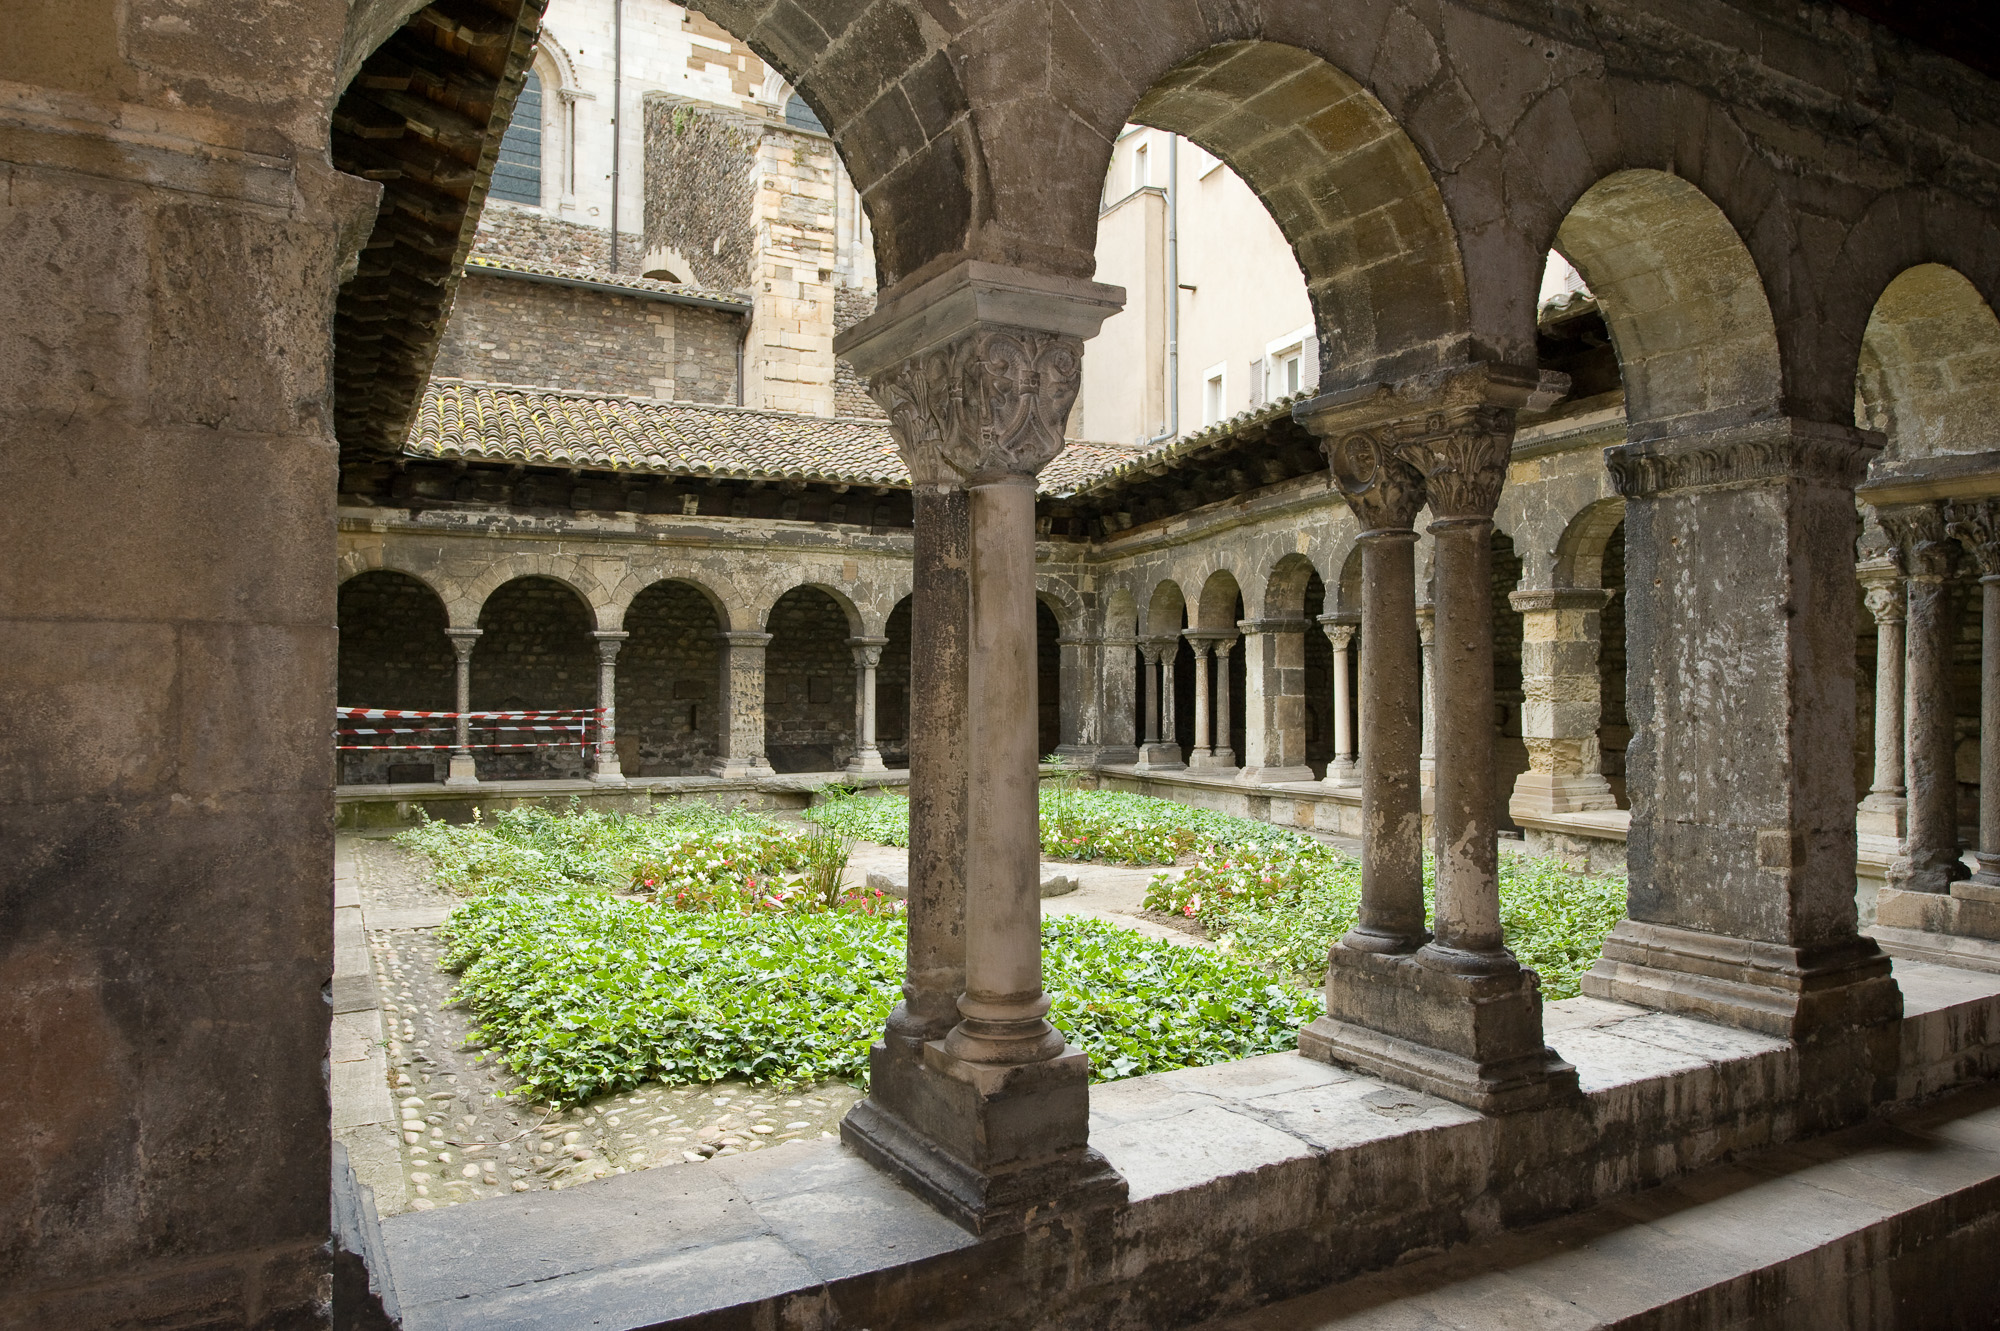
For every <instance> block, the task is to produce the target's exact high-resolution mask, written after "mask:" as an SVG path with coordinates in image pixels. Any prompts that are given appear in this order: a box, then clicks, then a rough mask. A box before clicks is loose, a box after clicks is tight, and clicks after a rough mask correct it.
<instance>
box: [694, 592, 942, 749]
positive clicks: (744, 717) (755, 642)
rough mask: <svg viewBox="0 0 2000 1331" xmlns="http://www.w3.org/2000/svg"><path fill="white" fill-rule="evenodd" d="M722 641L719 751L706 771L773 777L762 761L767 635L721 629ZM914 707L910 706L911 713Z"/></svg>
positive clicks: (768, 644)
mask: <svg viewBox="0 0 2000 1331" xmlns="http://www.w3.org/2000/svg"><path fill="white" fill-rule="evenodd" d="M716 637H717V638H718V639H720V641H721V643H722V651H721V652H720V656H721V658H722V661H721V668H722V724H721V725H720V726H719V727H717V730H718V732H719V733H718V734H717V736H716V738H717V740H718V741H719V743H720V744H721V747H722V752H721V753H720V754H719V755H718V756H717V757H716V760H715V763H714V765H713V766H711V767H710V768H709V771H710V772H712V773H714V774H715V775H716V776H720V777H731V778H735V777H759V776H776V775H777V773H776V772H774V771H772V770H771V765H770V764H769V763H768V762H766V761H765V760H764V649H765V648H767V647H769V646H770V645H771V635H770V634H768V633H759V632H756V631H754V630H738V629H724V630H723V631H722V632H720V633H718V634H717V635H716ZM914 714H915V709H914V708H913V709H912V716H914Z"/></svg>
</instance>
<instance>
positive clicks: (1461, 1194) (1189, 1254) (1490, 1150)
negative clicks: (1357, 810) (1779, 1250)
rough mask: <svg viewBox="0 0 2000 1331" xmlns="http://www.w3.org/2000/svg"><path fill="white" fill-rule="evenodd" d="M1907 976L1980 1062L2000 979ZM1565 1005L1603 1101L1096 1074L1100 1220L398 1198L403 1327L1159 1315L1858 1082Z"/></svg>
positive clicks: (1619, 1169)
mask: <svg viewBox="0 0 2000 1331" xmlns="http://www.w3.org/2000/svg"><path fill="white" fill-rule="evenodd" d="M1906 964H1907V963H1898V967H1899V970H1901V969H1902V968H1903V967H1904V966H1905V965H1906ZM1911 981H1912V983H1911V989H1912V996H1911V1002H1910V1004H1909V1007H1910V1009H1911V1013H1912V1015H1911V1016H1910V1017H1908V1018H1906V1020H1905V1023H1904V1039H1905V1045H1904V1048H1905V1054H1906V1057H1908V1058H1913V1059H1915V1060H1916V1061H1917V1063H1918V1064H1920V1065H1921V1070H1922V1073H1923V1076H1922V1078H1921V1080H1922V1085H1921V1086H1918V1087H1917V1090H1918V1091H1919V1093H1923V1094H1932V1093H1935V1092H1937V1091H1941V1090H1945V1089H1950V1087H1951V1086H1952V1085H1953V1084H1954V1080H1955V1078H1956V1077H1962V1076H1964V1075H1967V1074H1977V1075H1982V1076H1983V1075H1987V1073H1986V1072H1982V1071H1981V1069H1982V1068H1985V1069H1989V1070H1990V1068H1991V1065H1992V1064H1993V1063H1994V1058H1995V1054H1996V1052H2000V1046H1996V1044H1995V1038H1996V1036H2000V982H1995V981H1994V980H1993V979H1992V977H1989V976H1985V975H1979V974H1974V973H1969V972H1962V971H1954V970H1950V969H1948V968H1944V967H1935V966H1932V967H1923V968H1922V969H1921V970H1916V971H1912V972H1911ZM1547 1012H1548V1022H1547V1032H1548V1042H1549V1044H1550V1045H1551V1046H1552V1047H1553V1048H1554V1049H1555V1050H1556V1051H1557V1052H1558V1053H1559V1054H1560V1055H1562V1057H1563V1058H1565V1059H1566V1060H1568V1061H1569V1062H1571V1063H1573V1064H1574V1065H1575V1066H1576V1068H1577V1070H1578V1073H1579V1076H1580V1080H1581V1085H1582V1092H1583V1094H1582V1096H1581V1098H1580V1100H1578V1101H1577V1102H1575V1103H1573V1104H1571V1105H1568V1106H1561V1107H1552V1108H1549V1109H1545V1110H1538V1111H1529V1112H1524V1113H1521V1114H1516V1115H1511V1116H1509V1117H1507V1118H1491V1117H1486V1116H1482V1115H1480V1114H1478V1113H1475V1112H1473V1111H1472V1110H1469V1109H1465V1108H1462V1107H1460V1106H1458V1105H1455V1104H1450V1103H1448V1102H1446V1101H1442V1100H1438V1099H1435V1098H1433V1097H1430V1096H1427V1095H1424V1094H1422V1093H1420V1092H1416V1091H1411V1090H1406V1089H1403V1088H1401V1087H1396V1086H1390V1085H1387V1084H1385V1083H1383V1082H1380V1081H1377V1080H1374V1079H1372V1078H1369V1077H1365V1076H1359V1075H1356V1074H1354V1073H1352V1072H1349V1071H1346V1070H1343V1069H1340V1068H1335V1067H1329V1066H1326V1065H1324V1064H1319V1063H1315V1062H1313V1061H1311V1060H1309V1059H1306V1058H1304V1057H1301V1056H1299V1055H1297V1054H1270V1055H1265V1056H1262V1057H1259V1058H1251V1059H1244V1060H1241V1061H1238V1062H1232V1063H1223V1064H1217V1065H1215V1066H1212V1067H1206V1068H1196V1069H1189V1070H1186V1071H1182V1072H1171V1073H1165V1074H1161V1075H1157V1076H1151V1077H1138V1078H1133V1079H1131V1080H1129V1081H1123V1082H1116V1083H1111V1084H1108V1085H1104V1086H1099V1087H1096V1088H1093V1091H1092V1113H1091V1145H1092V1146H1093V1147H1095V1148H1096V1149H1097V1150H1099V1151H1101V1152H1102V1153H1103V1154H1104V1156H1105V1158H1106V1159H1108V1160H1109V1161H1110V1163H1111V1164H1112V1165H1113V1166H1114V1167H1115V1168H1116V1169H1117V1170H1118V1171H1119V1173H1121V1174H1122V1175H1123V1176H1124V1177H1125V1179H1126V1180H1127V1182H1128V1184H1129V1188H1130V1203H1129V1205H1128V1206H1127V1207H1125V1208H1124V1209H1122V1210H1118V1211H1114V1212H1113V1213H1112V1214H1111V1216H1110V1217H1109V1219H1108V1220H1098V1221H1096V1222H1095V1223H1093V1224H1091V1225H1089V1226H1087V1227H1084V1228H1078V1229H1073V1228H1071V1227H1070V1226H1069V1225H1068V1224H1066V1223H1065V1222H1064V1221H1063V1220H1062V1219H1061V1218H1058V1219H1057V1220H1056V1221H1055V1222H1054V1223H1052V1224H1048V1225H1040V1226H1036V1227H1033V1228H1031V1229H1030V1230H1028V1231H1027V1232H1026V1233H1024V1234H1017V1235H1012V1236H1009V1237H1006V1238H1001V1239H995V1240H989V1241H983V1242H982V1241H979V1240H975V1239H973V1238H972V1237H971V1236H970V1235H968V1234H966V1233H965V1232H964V1231H963V1230H960V1229H959V1228H958V1227H957V1226H956V1225H953V1224H951V1223H950V1222H949V1221H947V1220H945V1219H944V1218H943V1217H941V1216H939V1215H938V1214H937V1213H935V1212H934V1211H932V1210H931V1209H930V1208H929V1207H927V1206H925V1205H924V1204H923V1203H922V1202H921V1201H919V1200H918V1199H917V1198H916V1197H915V1196H913V1195H911V1194H910V1193H907V1192H905V1191H903V1190H902V1189H901V1188H899V1187H898V1186H897V1185H896V1184H894V1183H893V1182H891V1181H890V1180H889V1179H887V1178H886V1177H884V1176H883V1175H881V1174H878V1173H876V1172H875V1171H874V1170H873V1169H871V1168H870V1167H869V1166H868V1165H866V1164H865V1163H864V1162H863V1161H862V1160H861V1159H859V1158H858V1157H857V1156H855V1155H854V1154H853V1153H852V1152H851V1151H849V1150H848V1149H847V1148H845V1147H843V1146H839V1145H836V1144H834V1143H813V1144H806V1145H794V1146H789V1147H784V1148H779V1149H776V1150H773V1151H770V1152H760V1153H758V1154H756V1155H754V1156H745V1157H741V1158H736V1159H732V1160H729V1161H726V1162H718V1163H714V1164H710V1165H707V1166H703V1167H701V1168H700V1169H698V1170H697V1169H695V1168H692V1167H689V1168H672V1169H661V1170H650V1171H646V1172H645V1173H642V1174H631V1175H626V1176H624V1177H621V1178H614V1179H607V1180H603V1181H601V1182H598V1183H590V1184H584V1185H581V1186H579V1187H576V1188H573V1189H570V1190H568V1191H565V1192H562V1193H559V1194H556V1195H554V1196H553V1197H551V1196H546V1195H537V1196H534V1197H528V1196H523V1197H521V1198H518V1199H513V1198H502V1199H499V1200H495V1201H490V1202H484V1203H479V1204H475V1205H470V1206H463V1207H457V1208H454V1209H451V1210H446V1211H432V1212H427V1213H412V1214H409V1215H403V1216H397V1217H394V1218H392V1219H391V1220H389V1221H387V1222H386V1223H385V1226H384V1228H385V1231H386V1238H387V1247H388V1252H389V1260H390V1263H391V1266H392V1270H393V1273H394V1277H395V1282H396V1293H397V1296H398V1298H399V1299H400V1302H401V1305H402V1308H403V1313H404V1318H405V1326H406V1327H408V1328H410V1331H427V1329H428V1328H441V1327H473V1326H477V1327H481V1328H501V1327H515V1326H519V1327H529V1326H540V1325H550V1324H556V1323H560V1324H592V1325H597V1326H600V1327H604V1328H606V1329H607V1331H612V1329H615V1328H637V1327H654V1326H670V1325H676V1324H680V1325H689V1326H694V1325H701V1326H720V1325H753V1324H754V1325H776V1326H793V1325H805V1324H810V1325H824V1324H831V1323H833V1322H836V1321H838V1322H839V1323H840V1324H842V1325H857V1326H867V1325H878V1326H886V1325H915V1324H922V1325H928V1326H960V1327H970V1326H990V1327H1007V1328H1014V1327H1021V1328H1026V1327H1029V1326H1035V1327H1066V1328H1078V1329H1079V1331H1082V1329H1083V1328H1092V1329H1095V1328H1101V1327H1107V1326H1114V1325H1115V1326H1119V1327H1147V1328H1155V1327H1158V1328H1164V1327H1168V1326H1172V1325H1175V1324H1177V1323H1180V1322H1184V1321H1185V1320H1189V1319H1192V1318H1197V1317H1202V1316H1212V1315H1216V1314H1219V1313H1225V1312H1229V1311H1232V1310H1235V1309H1240V1308H1246V1307H1249V1306H1252V1305H1254V1304H1257V1303H1261V1302H1265V1301H1268V1300H1270V1299H1274V1298H1279V1297H1288V1296H1290V1295H1293V1294H1297V1293H1302V1292H1304V1291H1307V1290H1311V1289H1316V1288H1319V1287H1321V1286H1324V1285H1327V1284H1330V1283H1332V1282H1333V1281H1336V1280H1340V1279H1344V1278H1346V1277H1348V1276H1352V1275H1356V1274H1359V1273H1362V1272H1365V1271H1368V1270H1372V1269H1378V1268H1382V1267H1386V1266H1389V1265H1391V1264H1392V1263H1394V1262H1396V1261H1397V1259H1398V1258H1400V1257H1403V1256H1404V1255H1406V1254H1412V1253H1418V1252H1421V1251H1423V1250H1426V1249H1435V1248H1441V1247H1447V1246H1451V1245H1455V1244H1459V1243H1464V1242H1467V1241H1469V1240H1474V1239H1478V1238H1482V1237H1488V1236H1492V1235H1496V1234H1499V1233H1500V1232H1502V1231H1504V1230H1508V1229H1514V1228H1518V1227H1520V1226H1523V1225H1527V1224H1531V1223H1534V1222H1537V1221H1540V1220H1543V1219H1548V1218H1551V1217H1554V1216H1557V1215H1561V1214H1564V1213H1568V1212H1573V1211H1577V1210H1580V1209H1583V1208H1585V1207H1589V1206H1591V1205H1594V1204H1596V1203H1598V1202H1600V1201H1604V1200H1606V1199H1608V1198H1612V1197H1616V1196H1619V1195H1622V1194H1625V1193H1630V1192H1634V1191H1637V1190H1639V1189H1642V1188H1646V1187H1650V1186H1652V1185H1654V1184H1658V1183H1661V1182H1665V1181H1667V1180H1670V1179H1672V1178H1674V1177H1677V1176H1679V1175H1681V1174H1685V1173H1687V1172H1690V1171H1692V1170H1696V1169H1699V1168H1702V1167H1703V1166H1706V1165H1709V1164H1713V1163H1716V1162H1718V1161H1720V1160H1723V1159H1725V1158H1727V1157H1729V1156H1731V1155H1733V1154H1737V1153H1742V1152H1749V1151H1757V1150H1762V1149H1765V1148H1767V1147H1770V1146H1774V1145H1779V1144H1782V1143H1784V1142H1786V1141H1788V1140H1792V1139H1795V1138H1797V1137H1800V1136H1802V1135H1804V1134H1805V1133H1806V1132H1807V1131H1808V1127H1807V1124H1808V1122H1809V1120H1810V1119H1811V1118H1812V1116H1813V1114H1814V1113H1815V1112H1816V1111H1815V1110H1814V1109H1813V1107H1812V1103H1813V1101H1814V1097H1816V1096H1817V1097H1821V1099H1822V1101H1823V1100H1824V1098H1825V1097H1827V1096H1829V1095H1831V1096H1832V1097H1833V1098H1834V1099H1836V1100H1838V1099H1840V1097H1841V1096H1843V1095H1845V1094H1847V1093H1848V1091H1849V1090H1850V1089H1851V1088H1846V1087H1842V1086H1835V1085H1832V1084H1831V1083H1830V1082H1825V1081H1822V1080H1820V1079H1819V1077H1818V1074H1817V1073H1816V1071H1815V1067H1814V1065H1813V1064H1812V1062H1811V1061H1810V1060H1807V1059H1803V1058H1802V1057H1801V1055H1800V1051H1799V1050H1798V1048H1797V1047H1795V1046H1793V1045H1790V1044H1787V1043H1786V1042H1784V1041H1782V1040H1778V1039H1775V1038H1773V1037H1770V1036H1764V1035H1758V1034H1755V1033H1752V1032H1746V1031H1740V1030H1735V1029H1732V1028H1729V1027H1722V1026H1713V1025H1709V1024H1706V1023H1703V1022H1700V1021H1696V1020H1693V1019H1691V1018H1686V1017H1677V1016H1672V1015H1669V1014H1666V1013H1659V1012H1650V1011H1646V1010H1644V1009H1641V1008H1635V1007H1631V1006H1628V1005H1625V1004H1621V1003H1612V1002H1604V1001H1600V1000H1594V999H1571V1000H1567V1001H1564V1002H1560V1003H1554V1004H1551V1005H1549V1007H1548V1009H1547ZM1970 1042H1976V1047H1973V1044H1972V1043H1970ZM1954 1069H1956V1072H1955V1073H1954V1071H1953V1070H1954ZM1836 1080H1838V1079H1836ZM1850 1080H1851V1079H1850ZM1833 1112H1835V1113H1845V1114H1847V1115H1848V1116H1849V1117H1854V1116H1857V1115H1859V1114H1860V1113H1861V1112H1863V1109H1862V1107H1861V1106H1859V1105H1855V1104H1846V1103H1845V1102H1843V1103H1842V1104H1841V1105H1840V1106H1837V1107H1836V1108H1835V1109H1834V1111H1833ZM1196 1291H1204V1293H1202V1294H1201V1296H1200V1297H1195V1292H1196ZM1215 1291H1227V1293H1226V1294H1224V1295H1221V1296H1218V1295H1217V1294H1216V1293H1215ZM1112 1308H1116V1309H1118V1310H1119V1311H1118V1313H1117V1315H1116V1316H1115V1317H1113V1316H1112V1315H1111V1314H1110V1313H1109V1312H1108V1310H1109V1309H1112ZM593 1319H594V1320H593ZM815 1319H816V1320H815Z"/></svg>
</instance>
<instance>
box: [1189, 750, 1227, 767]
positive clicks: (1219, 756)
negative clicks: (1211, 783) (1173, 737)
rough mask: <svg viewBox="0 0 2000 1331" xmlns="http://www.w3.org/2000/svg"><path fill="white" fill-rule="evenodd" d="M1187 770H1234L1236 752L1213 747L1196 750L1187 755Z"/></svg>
mask: <svg viewBox="0 0 2000 1331" xmlns="http://www.w3.org/2000/svg"><path fill="white" fill-rule="evenodd" d="M1188 770H1189V771H1191V772H1217V771H1224V772H1233V771H1235V770H1236V754H1235V752H1234V751H1233V750H1230V749H1223V750H1222V751H1220V752H1216V751H1215V750H1213V749H1210V750H1202V751H1197V752H1195V753H1191V754H1189V755H1188Z"/></svg>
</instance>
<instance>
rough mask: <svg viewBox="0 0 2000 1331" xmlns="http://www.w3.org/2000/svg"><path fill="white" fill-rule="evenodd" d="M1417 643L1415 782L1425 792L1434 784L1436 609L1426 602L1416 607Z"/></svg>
mask: <svg viewBox="0 0 2000 1331" xmlns="http://www.w3.org/2000/svg"><path fill="white" fill-rule="evenodd" d="M1417 642H1418V643H1419V645H1420V646H1421V648H1422V654H1423V657H1422V667H1421V670H1422V674H1421V678H1420V679H1419V680H1418V683H1417V692H1418V697H1419V700H1420V701H1421V703H1422V706H1423V726H1424V733H1423V750H1422V755H1421V757H1419V759H1418V760H1417V780H1418V783H1419V784H1420V785H1422V787H1423V788H1424V789H1425V790H1430V789H1431V788H1432V787H1434V786H1436V785H1437V608H1436V607H1435V606H1433V605H1432V604H1431V603H1430V602H1429V601H1425V602H1423V603H1422V604H1421V605H1419V606H1418V607H1417Z"/></svg>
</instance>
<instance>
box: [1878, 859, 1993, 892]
mask: <svg viewBox="0 0 2000 1331" xmlns="http://www.w3.org/2000/svg"><path fill="white" fill-rule="evenodd" d="M1971 876H1972V870H1970V869H1968V868H1966V867H1965V861H1964V860H1962V859H1960V858H1959V856H1958V851H1957V850H1956V849H1954V850H1952V851H1951V852H1950V854H1949V857H1948V858H1947V855H1946V853H1945V852H1943V851H1932V852H1929V853H1920V854H1915V855H1903V856H1901V857H1899V858H1898V859H1897V860H1895V861H1894V862H1893V863H1892V864H1890V865H1889V886H1891V887H1893V888H1897V889H1899V890H1901V891H1904V892H1930V893H1935V894H1937V895H1940V896H1942V895H1944V894H1945V893H1948V892H1950V891H1951V886H1952V884H1953V883H1956V882H1960V881H1962V880H1964V879H1966V878H1969V877H1971Z"/></svg>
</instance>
